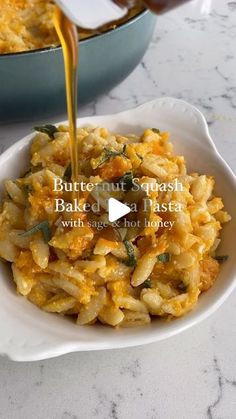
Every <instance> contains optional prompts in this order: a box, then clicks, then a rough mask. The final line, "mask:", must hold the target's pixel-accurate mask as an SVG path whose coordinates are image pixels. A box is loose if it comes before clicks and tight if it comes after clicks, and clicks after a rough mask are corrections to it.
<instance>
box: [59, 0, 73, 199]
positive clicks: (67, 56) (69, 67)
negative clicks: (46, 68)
mask: <svg viewBox="0 0 236 419" xmlns="http://www.w3.org/2000/svg"><path fill="white" fill-rule="evenodd" d="M54 25H55V28H56V31H57V34H58V37H59V39H60V42H61V45H62V51H63V56H64V66H65V79H66V97H67V113H68V120H69V134H70V154H71V169H72V181H73V182H77V181H78V176H79V165H78V144H77V138H76V128H77V126H76V116H77V74H78V57H79V39H78V30H77V27H76V25H75V24H74V23H72V22H71V21H70V20H69V19H68V18H67V17H66V16H65V15H64V14H63V12H62V11H61V10H60V9H59V8H56V11H55V14H54ZM73 197H74V198H75V196H74V194H73Z"/></svg>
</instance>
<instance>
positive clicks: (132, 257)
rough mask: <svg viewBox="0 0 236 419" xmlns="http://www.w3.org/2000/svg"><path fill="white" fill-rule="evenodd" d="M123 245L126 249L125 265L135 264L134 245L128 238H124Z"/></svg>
mask: <svg viewBox="0 0 236 419" xmlns="http://www.w3.org/2000/svg"><path fill="white" fill-rule="evenodd" d="M124 245H125V248H126V251H127V255H128V259H127V260H125V261H124V263H125V264H126V265H127V266H134V267H135V266H136V265H137V261H136V257H135V253H134V247H133V245H132V243H131V242H130V241H129V240H124Z"/></svg>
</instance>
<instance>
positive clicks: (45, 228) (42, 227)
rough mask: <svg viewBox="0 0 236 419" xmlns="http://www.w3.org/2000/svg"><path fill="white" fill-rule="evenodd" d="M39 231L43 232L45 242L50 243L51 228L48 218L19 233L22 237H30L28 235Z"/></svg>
mask: <svg viewBox="0 0 236 419" xmlns="http://www.w3.org/2000/svg"><path fill="white" fill-rule="evenodd" d="M38 231H41V232H42V234H43V238H44V241H45V243H48V242H49V240H50V239H51V230H50V226H49V222H48V221H47V220H45V221H42V222H41V223H39V224H36V225H35V226H34V227H32V228H30V229H29V230H27V231H25V232H24V233H21V234H19V235H20V236H22V237H28V236H32V235H33V234H35V233H38Z"/></svg>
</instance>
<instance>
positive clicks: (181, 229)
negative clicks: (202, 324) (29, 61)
mask: <svg viewBox="0 0 236 419" xmlns="http://www.w3.org/2000/svg"><path fill="white" fill-rule="evenodd" d="M170 101H171V104H173V103H174V106H172V107H171V106H170V105H169V104H170ZM145 106H146V107H147V108H148V117H146V118H145V117H144V118H143V119H144V121H143V123H142V126H141V127H140V125H139V124H138V123H137V121H139V120H140V115H141V114H143V109H142V108H139V109H137V110H136V111H133V112H134V114H135V118H134V120H133V122H130V114H129V112H128V113H123V114H121V115H120V116H118V115H116V116H113V117H97V118H95V119H94V118H93V119H92V120H90V119H85V120H83V121H80V124H81V127H80V128H79V129H78V138H79V147H80V156H81V159H80V179H79V181H80V182H79V185H80V191H79V195H78V197H79V198H78V201H79V203H81V202H85V203H86V204H88V203H89V204H90V205H91V206H92V205H94V204H96V203H97V202H100V203H101V206H100V208H99V210H98V211H97V212H96V211H95V210H90V211H89V213H86V212H85V211H78V208H79V207H78V205H77V206H76V205H75V207H73V208H72V207H69V210H68V211H66V208H67V205H68V204H70V203H71V201H72V200H71V188H70V187H69V185H73V183H72V181H71V171H70V156H69V151H68V150H69V147H68V141H69V136H68V129H67V127H66V126H65V125H64V124H59V125H57V126H46V127H37V131H38V132H37V133H34V134H33V135H32V136H30V138H28V139H27V141H26V142H25V143H24V145H25V147H24V153H26V152H27V151H28V150H29V147H30V154H31V155H30V159H29V157H28V162H29V160H31V165H30V168H29V167H26V165H25V162H26V160H24V165H23V166H22V168H21V170H20V171H19V169H20V168H19V167H18V168H16V169H15V173H17V174H18V176H19V173H22V169H24V171H25V170H26V169H29V170H28V171H27V173H24V175H23V176H20V177H18V178H17V180H15V174H13V173H12V176H11V179H10V180H9V179H8V180H6V181H5V187H6V191H7V196H5V197H4V198H3V208H2V213H1V236H0V239H1V240H0V254H1V257H2V258H4V259H6V260H8V261H9V262H10V263H12V271H13V278H14V281H15V284H16V287H17V290H18V293H20V294H22V295H23V296H25V297H26V298H27V299H28V300H30V301H31V302H32V303H33V304H34V305H36V306H38V307H40V308H41V309H42V310H43V311H44V312H46V313H42V312H41V313H40V311H39V310H38V308H34V307H33V305H32V304H29V302H27V301H25V299H21V298H20V297H19V296H18V297H15V298H14V301H16V299H17V302H18V301H19V300H21V301H23V302H22V303H20V304H23V305H24V307H22V310H26V311H25V313H22V312H21V313H19V315H20V316H21V315H23V316H24V315H25V314H26V317H28V315H27V310H29V311H28V313H29V312H31V311H32V310H33V311H32V313H33V319H32V318H31V319H29V317H28V320H27V322H26V323H28V321H30V323H31V327H32V325H34V326H36V324H37V323H38V322H39V329H40V332H39V335H44V336H45V334H46V335H47V340H48V330H45V324H43V323H44V322H45V321H46V323H47V324H49V323H48V322H50V325H49V326H47V327H49V329H50V333H52V337H51V338H50V339H52V340H53V341H54V342H53V343H52V344H51V345H52V347H53V348H54V349H53V350H52V351H49V352H50V354H51V355H50V356H53V354H55V347H57V348H59V349H58V351H56V353H57V354H58V353H64V352H65V351H66V352H67V351H68V348H67V349H65V347H67V346H66V345H67V342H69V343H68V347H69V351H70V350H78V349H80V350H82V349H85V348H86V349H94V348H97V349H98V348H101V347H119V346H129V345H132V344H137V343H139V342H141V343H144V342H147V341H153V340H157V339H158V338H159V339H160V338H163V337H165V336H167V335H170V334H174V333H177V331H180V330H181V328H182V329H183V328H185V327H187V326H185V327H184V326H183V325H188V326H189V325H190V324H191V318H192V319H193V318H195V316H197V317H196V318H197V319H199V312H198V310H199V308H198V307H199V306H200V312H201V310H203V309H202V308H201V306H203V307H204V304H205V301H207V300H208V297H206V296H207V295H210V296H211V295H212V290H213V292H214V291H215V290H217V287H219V284H220V283H221V284H220V288H221V287H222V286H223V287H225V286H226V285H225V283H222V279H221V272H222V271H224V270H225V269H229V268H228V267H230V269H232V268H231V266H232V265H231V263H232V260H231V257H230V251H229V250H228V247H227V246H225V245H224V246H223V250H222V246H221V247H220V248H219V250H218V245H219V243H220V239H221V235H222V234H221V228H222V225H223V224H224V223H225V222H228V221H229V220H230V216H229V215H228V213H227V212H226V211H225V210H224V208H223V201H225V194H224V193H223V190H222V189H221V190H220V193H219V192H218V191H217V192H215V190H217V189H215V181H214V177H215V176H216V177H217V174H216V173H212V169H210V170H209V169H208V170H207V169H206V168H207V166H208V163H209V157H210V156H211V158H212V159H213V160H214V158H215V155H216V154H215V151H214V149H213V148H212V145H210V146H209V145H207V146H206V143H204V144H202V146H203V148H205V154H206V156H207V157H208V159H207V160H206V162H205V163H204V164H206V166H205V167H204V165H203V164H201V167H199V171H197V167H195V166H194V167H193V169H192V167H191V169H187V167H186V162H185V159H184V158H183V155H182V154H183V153H182V151H183V149H182V148H181V147H182V146H183V145H184V147H183V148H184V149H185V152H186V153H185V154H187V160H188V156H189V153H190V151H189V150H190V149H194V148H195V146H196V144H195V139H196V138H197V136H196V137H195V138H194V133H193V132H191V129H192V127H193V126H195V124H196V119H195V122H194V119H193V120H192V126H191V129H190V130H189V131H188V127H186V126H185V128H184V129H185V130H186V133H185V135H184V134H183V135H184V137H185V139H184V142H183V143H182V144H181V141H182V140H179V142H178V143H176V140H175V138H176V135H177V138H180V137H178V130H177V129H176V128H174V126H173V122H172V123H170V125H172V126H169V125H168V123H167V121H166V120H165V118H166V113H167V110H168V113H169V115H170V114H171V113H172V116H173V114H174V113H176V112H177V113H178V115H179V116H181V117H182V118H186V117H185V116H184V113H183V112H182V107H183V106H186V105H185V104H184V102H181V101H174V100H172V99H171V100H170V99H164V100H162V102H161V101H160V100H159V101H155V102H154V103H152V105H150V104H147V105H144V109H145ZM157 109H158V112H159V118H158V127H160V130H159V129H157V128H155V129H154V128H147V127H150V126H153V125H154V124H153V120H154V119H153V116H152V115H150V114H151V113H152V111H155V112H156V110H157ZM173 109H174V111H173ZM179 109H181V113H179ZM191 112H192V116H195V117H196V115H197V116H198V114H197V113H196V112H197V111H195V110H193V108H191V107H190V114H191ZM170 119H171V118H170V117H169V120H170ZM201 121H202V119H199V120H197V122H198V124H197V129H199V124H201V123H202V122H201ZM90 122H91V123H92V124H93V126H91V125H89V123H90ZM179 122H181V121H179V120H178V124H179ZM128 123H129V126H128ZM104 127H106V128H104ZM166 128H167V129H168V128H169V129H170V133H171V137H173V139H174V143H175V144H174V145H175V146H177V148H178V152H175V148H174V150H173V146H172V143H171V141H170V140H169V134H168V133H167V132H166V131H165V129H166ZM194 129H195V128H194ZM201 129H202V127H201ZM129 132H131V133H132V134H127V133H129ZM176 133H177V134H176ZM189 136H190V137H192V143H191V145H189V148H188V145H187V141H186V139H188V138H189ZM197 147H199V151H200V149H201V146H200V145H199V143H198V145H197ZM199 166H200V165H199ZM82 184H83V185H84V190H82V188H81V185H82ZM56 185H57V186H58V185H61V186H60V187H57V188H56ZM62 185H63V187H62ZM86 185H92V187H91V188H90V189H87V188H86ZM94 185H95V186H97V189H96V188H94ZM111 185H112V186H113V187H112V188H111V189H109V188H108V186H111ZM114 185H119V188H118V187H114ZM121 185H122V187H121ZM217 185H218V179H217V181H216V187H217ZM102 186H103V187H102ZM104 186H106V188H104ZM165 188H166V189H165ZM221 192H222V193H221ZM221 195H223V198H224V199H223V201H222V199H221ZM110 197H112V198H113V199H117V200H119V201H120V202H122V203H125V204H128V205H130V206H132V205H133V206H134V207H135V205H134V204H136V208H137V210H134V211H133V210H132V211H131V212H130V213H129V214H128V215H127V216H126V217H124V218H122V219H121V224H120V225H116V226H113V224H112V223H110V222H109V220H108V214H107V207H106V204H105V202H106V200H107V199H109V198H110ZM226 201H227V204H226V208H227V209H229V213H230V209H232V208H231V206H230V205H228V204H229V202H228V200H227V197H226ZM56 202H57V204H58V208H59V209H60V211H56V210H55V206H56V205H57V204H56ZM177 204H179V207H178V205H177ZM145 205H146V206H148V209H149V211H148V212H147V211H146V212H145V216H143V212H144V206H145ZM78 220H80V225H79V227H78V226H74V225H73V226H72V224H70V223H71V222H73V223H74V222H75V221H77V222H78ZM137 220H138V221H140V220H141V223H139V224H138V225H137ZM101 223H103V227H102V228H100V226H101ZM135 223H136V224H135ZM232 223H233V221H231V222H230V223H229V224H228V225H229V226H230V225H231V224H232ZM228 225H227V226H226V228H225V227H224V228H223V238H224V234H225V232H226V233H227V228H228ZM98 226H99V227H98ZM226 255H227V256H229V259H228V261H227V263H225V264H224V265H222V267H221V268H220V265H219V262H220V261H221V260H220V259H226ZM219 273H220V275H219ZM218 275H219V279H218V280H217V281H216V279H217V277H218ZM6 280H7V281H8V282H10V278H9V276H8V278H7V279H6V278H5V282H6ZM215 281H216V282H215ZM213 285H214V286H213ZM230 286H231V288H232V283H230ZM230 286H229V287H228V289H230ZM206 291H207V292H206ZM14 292H15V291H14ZM14 292H13V290H12V289H11V294H12V293H14ZM201 294H203V295H201ZM221 294H222V292H221ZM224 295H225V294H224ZM210 298H211V297H210ZM202 301H203V303H202ZM216 301H217V302H218V301H219V296H218V297H217V298H216ZM207 304H208V310H209V302H208V303H207ZM212 306H213V305H212V304H210V308H212ZM26 307H27V308H26ZM192 309H194V310H192ZM203 311H204V310H203ZM48 312H49V313H50V314H48ZM51 313H60V314H62V315H63V316H64V319H65V318H66V317H68V316H71V317H72V318H73V319H74V320H75V321H76V323H77V324H78V325H90V327H86V328H81V327H79V328H78V326H74V324H73V323H72V322H65V320H63V319H62V318H59V316H53V315H52V314H51ZM187 313H188V314H187ZM185 315H186V316H185ZM45 316H46V317H45ZM191 316H192V317H191ZM176 317H178V318H179V319H178V321H172V322H166V321H165V320H164V321H162V322H158V323H156V322H151V320H152V319H155V318H164V319H170V318H171V319H174V318H176ZM185 322H186V323H185ZM95 323H96V324H95ZM98 323H101V324H103V325H109V326H113V327H116V329H117V330H116V331H112V330H111V332H108V328H105V327H104V326H102V327H98ZM42 325H43V327H42ZM91 325H93V326H91ZM133 326H143V327H141V328H140V327H137V328H133ZM55 327H56V328H57V327H59V332H58V331H55ZM127 327H128V329H127ZM130 327H132V329H130ZM41 328H42V330H41ZM29 329H31V328H30V327H29ZM46 329H47V328H46ZM85 330H86V331H85ZM145 330H146V331H147V332H146V334H145ZM87 331H88V332H87ZM33 334H36V336H37V333H36V331H34V333H33ZM158 334H159V336H158ZM144 336H145V338H144ZM157 336H158V338H157ZM50 339H49V340H50ZM90 339H91V340H92V343H89V342H90ZM36 340H37V339H36ZM55 340H56V341H58V340H59V341H61V343H60V344H58V342H57V343H55ZM84 340H85V341H86V342H85V344H83V341H84ZM119 340H120V342H119ZM118 342H119V343H118ZM49 346H50V345H49ZM63 348H64V349H63ZM33 352H34V354H35V352H36V353H40V350H36V351H35V349H34V351H33ZM34 356H35V355H34ZM36 356H42V355H36ZM47 356H48V355H47ZM18 357H19V356H18Z"/></svg>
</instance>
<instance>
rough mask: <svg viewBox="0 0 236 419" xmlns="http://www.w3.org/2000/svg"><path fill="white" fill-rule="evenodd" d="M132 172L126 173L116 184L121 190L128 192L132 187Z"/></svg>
mask: <svg viewBox="0 0 236 419" xmlns="http://www.w3.org/2000/svg"><path fill="white" fill-rule="evenodd" d="M133 178H134V176H133V172H126V173H125V174H124V175H123V176H122V177H120V178H119V179H118V183H119V184H120V185H121V186H122V190H125V191H129V190H130V189H132V187H133Z"/></svg>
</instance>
